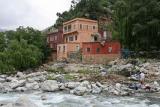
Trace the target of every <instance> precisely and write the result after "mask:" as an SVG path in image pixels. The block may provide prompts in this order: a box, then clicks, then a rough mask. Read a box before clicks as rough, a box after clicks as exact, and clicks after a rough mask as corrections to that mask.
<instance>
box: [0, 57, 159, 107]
mask: <svg viewBox="0 0 160 107" xmlns="http://www.w3.org/2000/svg"><path fill="white" fill-rule="evenodd" d="M102 66H103V68H105V69H106V72H105V73H104V72H101V70H100V68H102ZM137 71H143V72H145V74H146V79H145V84H147V85H148V86H150V87H151V90H150V91H148V90H145V89H141V88H139V89H138V90H135V89H133V88H130V87H129V85H130V84H132V83H138V81H137V78H136V77H135V76H133V75H131V74H134V73H136V72H137ZM159 77H160V62H159V61H157V60H140V59H128V60H124V59H117V60H115V61H112V62H110V63H108V64H107V65H95V64H94V65H87V64H64V63H51V64H45V65H43V66H41V67H40V68H38V69H34V70H27V71H24V72H17V74H14V75H0V92H1V93H2V94H1V96H2V97H1V98H2V99H3V97H4V98H5V96H11V98H12V97H13V99H15V101H13V102H10V103H7V102H6V104H7V106H6V107H28V106H29V107H32V106H30V105H27V106H13V105H16V104H17V102H23V101H24V102H30V100H29V99H31V100H34V98H32V97H31V96H32V94H31V93H33V96H35V97H38V98H39V100H41V102H43V101H44V102H46V101H48V100H49V99H50V97H51V96H50V95H52V94H53V97H54V96H55V97H56V96H59V95H60V96H65V94H67V96H71V98H72V96H73V97H74V98H82V99H85V97H84V96H94V97H96V100H98V99H97V96H98V97H99V96H104V95H105V96H119V97H116V98H118V99H119V98H121V97H120V96H125V97H124V98H126V96H132V97H135V96H137V95H141V94H142V93H143V94H145V93H156V94H155V95H156V96H157V97H159V94H158V93H159V91H160V86H159ZM37 91H38V92H40V93H41V94H35V93H34V92H37ZM46 92H47V93H46ZM48 92H50V93H49V94H48ZM4 93H5V94H4ZM18 93H21V94H22V95H23V94H25V93H30V94H29V97H30V98H27V97H26V96H28V95H26V96H23V97H20V98H19V99H18V100H17V101H16V99H17V97H19V94H18ZM43 93H46V94H44V95H43ZM60 93H61V94H62V93H63V94H62V95H61V94H60ZM56 94H57V95H56ZM48 96H49V97H48ZM76 96H77V97H76ZM80 96H83V97H80ZM129 98H130V97H129ZM51 99H52V98H51ZM102 99H103V98H102ZM104 99H106V97H104ZM6 100H7V99H6ZM86 100H87V101H88V100H89V99H86ZM144 100H145V99H144ZM89 101H92V100H89ZM82 102H83V101H82ZM3 103H4V102H3ZM3 103H2V104H1V105H2V106H3V105H5V104H3ZM65 103H67V102H64V105H65ZM108 103H109V102H108ZM31 104H32V103H31ZM62 104H63V103H62ZM96 104H97V103H96ZM100 104H101V103H100ZM22 105H23V104H22ZM33 105H34V104H33ZM50 106H51V105H50ZM50 106H49V107H50ZM79 106H81V105H79ZM90 106H91V107H95V106H93V105H90ZM103 106H105V104H103V103H102V107H103ZM4 107H5V106H4ZM34 107H36V106H34ZM44 107H45V106H44ZM46 107H47V106H46ZM51 107H52V106H51ZM53 107H66V106H63V105H62V106H56V105H55V106H53ZM69 107H70V106H69ZM71 107H72V106H71ZM73 107H75V106H73ZM76 107H78V105H76ZM81 107H83V106H81ZM84 107H89V106H88V105H87V106H85V105H84ZM97 107H101V106H97ZM112 107H113V105H112ZM118 107H120V105H119V106H118ZM134 107H136V106H134ZM144 107H148V106H147V105H145V104H144ZM149 107H150V106H149ZM151 107H152V105H151ZM153 107H154V106H153ZM156 107H159V106H156Z"/></svg>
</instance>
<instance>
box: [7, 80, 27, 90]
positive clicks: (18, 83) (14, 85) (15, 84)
mask: <svg viewBox="0 0 160 107" xmlns="http://www.w3.org/2000/svg"><path fill="white" fill-rule="evenodd" d="M25 82H26V81H25V80H19V81H18V80H17V81H14V82H11V83H10V87H11V88H12V89H15V88H17V87H22V86H24V85H25Z"/></svg>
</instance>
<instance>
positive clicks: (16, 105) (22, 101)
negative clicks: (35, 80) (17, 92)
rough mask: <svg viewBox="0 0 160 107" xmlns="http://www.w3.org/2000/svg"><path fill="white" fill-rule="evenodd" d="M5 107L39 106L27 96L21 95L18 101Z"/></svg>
mask: <svg viewBox="0 0 160 107" xmlns="http://www.w3.org/2000/svg"><path fill="white" fill-rule="evenodd" d="M3 107H38V106H37V105H36V104H34V103H33V102H32V101H30V100H29V99H28V98H27V97H26V96H22V97H20V98H19V99H18V100H17V101H16V102H14V103H10V104H7V105H6V106H3Z"/></svg>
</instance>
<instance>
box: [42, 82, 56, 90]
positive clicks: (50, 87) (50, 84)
mask: <svg viewBox="0 0 160 107" xmlns="http://www.w3.org/2000/svg"><path fill="white" fill-rule="evenodd" d="M41 89H42V90H43V91H48V92H54V91H58V90H59V85H58V83H57V81H55V80H46V81H44V82H43V83H42V84H41Z"/></svg>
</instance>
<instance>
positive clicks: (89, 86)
mask: <svg viewBox="0 0 160 107" xmlns="http://www.w3.org/2000/svg"><path fill="white" fill-rule="evenodd" d="M80 86H81V87H86V88H87V89H91V84H90V83H89V82H88V81H83V82H82V83H81V84H80Z"/></svg>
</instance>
